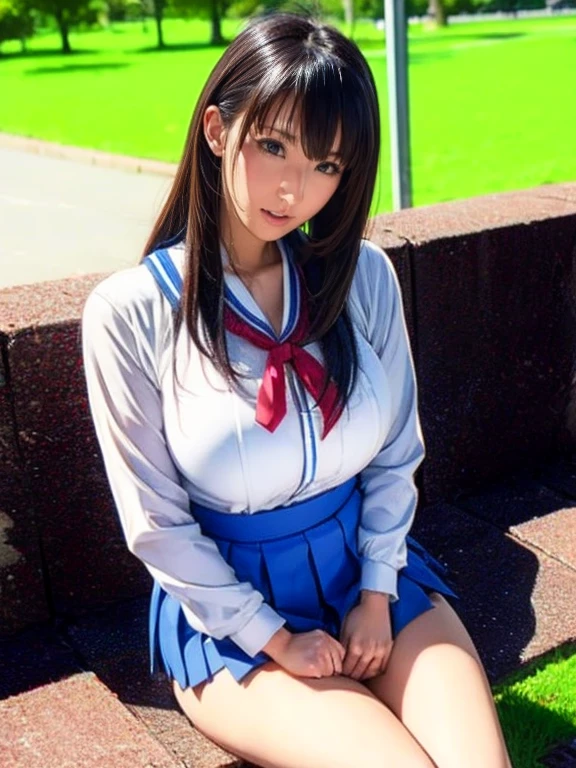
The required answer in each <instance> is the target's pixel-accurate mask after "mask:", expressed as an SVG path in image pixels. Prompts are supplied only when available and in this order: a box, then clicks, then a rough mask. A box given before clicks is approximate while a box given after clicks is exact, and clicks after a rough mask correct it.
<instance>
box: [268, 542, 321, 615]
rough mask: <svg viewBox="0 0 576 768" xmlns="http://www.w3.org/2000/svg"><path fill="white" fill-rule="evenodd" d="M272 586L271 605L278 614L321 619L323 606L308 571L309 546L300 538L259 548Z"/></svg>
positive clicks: (270, 543)
mask: <svg viewBox="0 0 576 768" xmlns="http://www.w3.org/2000/svg"><path fill="white" fill-rule="evenodd" d="M262 552H263V555H264V560H265V561H266V570H267V572H268V576H269V578H270V584H271V585H272V601H271V602H272V605H273V606H274V607H275V609H276V610H277V611H278V612H279V613H282V614H283V613H287V614H291V615H293V616H302V618H304V619H320V618H321V613H322V606H321V602H320V595H319V594H318V589H317V587H316V581H315V580H314V575H313V574H312V572H311V571H310V566H309V562H310V554H309V548H308V542H307V541H306V538H305V537H304V536H303V535H302V534H297V535H296V536H291V537H289V538H285V539H281V540H280V541H266V542H264V543H263V544H262Z"/></svg>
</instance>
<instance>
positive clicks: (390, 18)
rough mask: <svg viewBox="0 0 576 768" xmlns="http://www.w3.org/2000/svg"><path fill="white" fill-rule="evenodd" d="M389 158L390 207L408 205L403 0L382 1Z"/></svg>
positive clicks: (409, 199)
mask: <svg viewBox="0 0 576 768" xmlns="http://www.w3.org/2000/svg"><path fill="white" fill-rule="evenodd" d="M384 12H385V14H386V68H387V71H388V112H389V122H390V160H391V165H392V202H393V205H394V210H395V211H397V210H399V209H400V208H410V207H411V206H412V183H411V168H410V125H409V118H408V32H407V27H406V13H405V9H404V0H384Z"/></svg>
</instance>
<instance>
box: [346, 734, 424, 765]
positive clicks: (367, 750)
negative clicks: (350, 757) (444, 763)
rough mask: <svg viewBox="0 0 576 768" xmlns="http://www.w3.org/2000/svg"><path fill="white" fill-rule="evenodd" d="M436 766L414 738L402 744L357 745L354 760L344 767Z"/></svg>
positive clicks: (387, 742)
mask: <svg viewBox="0 0 576 768" xmlns="http://www.w3.org/2000/svg"><path fill="white" fill-rule="evenodd" d="M360 765H361V766H362V768H400V766H401V768H436V764H435V763H434V762H432V760H431V759H430V757H429V756H428V755H427V753H426V752H425V751H424V750H423V749H422V747H421V746H420V745H419V744H418V742H417V741H415V740H414V739H411V738H410V739H409V740H406V741H405V742H404V743H403V744H398V743H394V742H392V743H390V742H389V741H388V740H386V743H382V744H380V745H379V746H378V747H377V748H375V747H374V746H372V747H367V745H360V744H359V745H358V749H357V752H356V754H355V755H354V761H353V763H351V764H347V765H346V768H358V766H360Z"/></svg>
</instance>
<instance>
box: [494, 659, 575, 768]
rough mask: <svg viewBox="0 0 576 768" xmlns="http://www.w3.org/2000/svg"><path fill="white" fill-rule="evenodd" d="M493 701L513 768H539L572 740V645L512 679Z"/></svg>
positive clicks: (534, 664)
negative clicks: (557, 748)
mask: <svg viewBox="0 0 576 768" xmlns="http://www.w3.org/2000/svg"><path fill="white" fill-rule="evenodd" d="M495 699H496V706H497V707H498V713H499V716H500V720H501V722H502V727H503V729H504V733H505V735H506V742H507V744H508V748H509V750H510V755H511V758H512V764H513V766H514V768H540V766H543V765H544V764H543V763H542V762H541V758H542V757H544V755H545V754H546V753H547V751H548V750H549V749H550V748H552V747H553V746H555V745H556V744H560V743H563V742H565V741H569V740H571V739H573V738H574V737H575V736H576V645H574V644H569V645H566V646H564V647H562V648H559V649H557V650H555V651H552V652H551V653H550V654H547V655H546V656H545V657H543V658H541V659H539V660H538V661H536V662H534V663H533V664H530V665H528V666H527V667H526V668H525V669H522V670H520V671H519V672H516V673H514V674H513V675H511V676H510V677H509V678H508V679H506V680H505V681H503V682H502V683H501V684H500V685H498V686H496V688H495Z"/></svg>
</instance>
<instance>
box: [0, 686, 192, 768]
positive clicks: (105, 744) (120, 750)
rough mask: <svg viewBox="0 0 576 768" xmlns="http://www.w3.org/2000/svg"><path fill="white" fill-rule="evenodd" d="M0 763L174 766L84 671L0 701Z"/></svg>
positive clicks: (26, 767) (36, 767) (17, 767)
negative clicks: (0, 756) (0, 759)
mask: <svg viewBox="0 0 576 768" xmlns="http://www.w3.org/2000/svg"><path fill="white" fill-rule="evenodd" d="M0 754H1V755H2V768H62V767H63V766H74V767H75V768H77V767H79V766H82V768H92V766H94V768H96V766H97V767H98V768H177V767H178V766H181V763H179V762H178V761H177V760H176V759H174V758H173V757H172V756H171V755H170V754H169V753H168V751H167V750H166V749H165V748H164V747H163V746H162V745H161V744H160V743H159V742H158V741H156V740H155V739H154V738H153V737H152V736H151V735H150V733H149V732H148V730H147V729H146V727H145V726H144V725H143V724H142V723H140V722H139V721H138V720H137V719H136V718H135V717H134V716H133V715H132V714H130V712H128V710H127V709H126V708H125V707H124V706H123V705H122V704H121V703H120V702H119V701H118V700H117V699H116V698H115V697H114V696H113V695H112V694H111V693H110V691H108V689H107V688H106V687H105V686H104V685H103V684H102V683H101V682H100V681H99V680H98V679H97V678H96V677H95V676H94V675H93V674H90V673H86V674H80V675H75V676H74V677H71V678H68V679H66V680H61V681H59V682H57V683H51V684H49V685H45V686H42V687H40V688H36V689H35V690H33V691H29V692H27V693H23V694H20V695H19V696H15V697H12V698H9V699H5V700H4V701H0Z"/></svg>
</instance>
